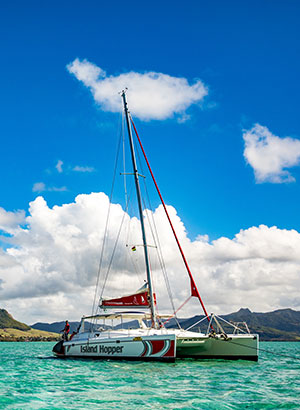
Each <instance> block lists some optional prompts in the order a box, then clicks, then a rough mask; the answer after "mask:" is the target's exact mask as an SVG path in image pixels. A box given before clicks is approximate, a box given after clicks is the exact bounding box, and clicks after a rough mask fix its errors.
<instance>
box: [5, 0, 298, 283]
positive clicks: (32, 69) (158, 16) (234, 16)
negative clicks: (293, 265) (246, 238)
mask: <svg viewBox="0 0 300 410" xmlns="http://www.w3.org/2000/svg"><path fill="white" fill-rule="evenodd" d="M299 15H300V4H299V2H298V1H291V0H286V1H278V0H275V1H267V0H264V1H243V2H240V1H230V0H229V1H227V2H224V1H211V2H205V1H190V0H188V1H186V2H181V1H174V0H173V1H164V2H158V1H153V2H151V4H150V3H147V4H146V3H143V2H137V1H129V2H121V1H115V2H111V3H109V2H99V1H85V2H81V1H64V2H58V1H51V2H46V1H45V2H40V1H27V2H23V1H14V0H12V1H10V2H6V3H3V4H2V11H1V15H0V36H1V40H2V41H1V43H2V44H1V55H0V66H1V77H0V89H1V93H0V104H1V110H0V135H1V154H2V155H1V162H0V174H1V176H2V177H1V179H0V192H1V201H0V207H2V208H3V209H4V210H5V212H15V211H17V210H24V211H25V212H26V215H28V207H29V203H30V202H31V201H33V200H34V199H35V198H36V197H37V196H38V195H42V196H43V197H44V198H45V200H46V201H47V203H48V206H49V207H50V208H51V207H53V206H54V205H59V206H61V205H63V204H68V203H71V202H73V201H74V199H75V197H76V196H77V195H78V194H83V193H86V194H89V193H91V192H100V191H101V192H105V193H106V194H109V190H110V184H111V174H112V161H113V159H114V153H115V147H116V141H117V130H118V121H119V115H118V114H116V113H112V112H108V111H103V110H102V109H101V106H100V105H99V104H97V102H95V100H94V98H93V96H92V94H91V92H90V90H89V89H88V87H86V86H84V85H83V84H82V82H81V81H78V79H76V78H75V76H74V75H71V74H70V72H69V71H68V70H67V65H68V64H70V63H72V62H73V61H74V60H75V59H76V58H78V59H79V60H80V61H83V60H87V61H88V62H90V63H93V64H94V65H95V66H97V67H101V69H102V70H105V71H106V73H107V76H115V77H118V76H119V75H121V74H124V73H128V72H136V73H141V74H143V73H147V72H156V73H163V74H166V75H169V76H171V77H175V78H179V77H180V78H185V79H186V81H187V82H188V83H189V84H190V85H192V84H195V82H197V81H201V82H202V83H203V84H204V85H205V87H207V90H208V93H207V95H206V96H205V97H204V98H201V99H199V101H198V102H196V103H194V104H190V105H189V106H188V107H187V109H185V110H183V113H182V114H184V120H182V115H181V116H178V115H177V114H174V116H171V118H165V119H161V120H156V119H150V120H148V121H143V120H142V119H141V118H138V117H136V120H135V122H136V125H137V127H138V130H139V133H140V135H141V137H142V139H143V143H144V146H145V148H146V150H147V153H148V156H149V159H150V161H151V164H152V167H153V169H154V171H155V175H156V177H157V180H158V183H159V185H160V188H161V190H162V193H163V196H164V198H165V200H166V202H167V203H168V204H170V205H172V206H173V207H175V208H176V210H177V213H178V215H179V217H180V218H181V220H182V221H183V223H184V225H185V227H186V230H187V234H188V236H189V238H190V239H192V240H194V239H195V238H196V237H197V236H198V235H208V236H209V238H210V239H213V240H214V239H218V238H220V237H222V236H224V237H227V238H230V239H232V238H233V237H234V236H235V235H236V234H237V233H238V232H239V231H240V230H241V229H248V228H251V227H257V226H259V225H260V224H264V225H266V226H267V227H272V226H276V227H278V228H279V229H286V230H292V229H295V230H296V231H299V230H300V222H299V183H300V171H299V167H298V165H299V163H300V154H298V144H297V141H299V140H300V124H299V113H298V110H299V102H298V99H299V95H300V86H299V72H300V70H299V69H300V67H299V66H300V57H299V56H300V53H299V51H300V50H299V48H300V46H299V38H300V32H299V31H300V27H299ZM128 102H129V105H130V95H129V96H128ZM132 115H133V118H135V113H134V111H132ZM255 124H259V125H260V126H262V127H266V128H267V131H268V132H269V133H270V134H269V135H270V136H271V138H274V137H276V136H277V137H279V138H280V139H284V138H286V137H290V142H291V145H290V149H289V152H288V153H287V154H286V156H285V157H284V158H283V160H282V161H283V162H282V163H283V164H285V165H282V167H281V168H280V167H279V168H280V169H281V171H282V169H284V170H287V171H288V172H289V175H290V177H288V178H286V177H285V178H282V177H279V179H278V178H277V177H276V175H277V174H276V172H275V173H272V176H271V177H270V174H268V175H269V176H267V177H266V178H265V174H264V176H263V177H262V178H260V180H259V178H258V177H257V174H256V177H255V172H254V171H255V166H256V171H257V169H259V171H261V169H262V168H261V167H263V164H262V159H261V157H260V158H255V160H254V162H253V163H252V165H251V164H250V163H249V161H250V160H248V163H247V161H246V159H245V156H244V150H245V141H244V139H243V134H245V133H246V131H245V130H248V131H249V130H251V129H252V128H253V127H254V125H255ZM272 141H273V142H274V141H275V142H274V144H275V145H276V144H277V143H278V144H277V145H276V147H275V148H276V149H275V151H276V154H275V155H277V157H278V156H280V152H281V151H282V152H283V151H284V149H281V145H280V144H281V143H280V141H278V140H274V139H273V140H272ZM294 146H295V149H294V152H295V157H294V158H293V159H291V158H290V155H291V151H293V147H294ZM254 148H255V147H254ZM270 152H271V153H272V152H273V151H272V150H270ZM270 152H269V151H268V153H267V155H268V158H269V157H270V155H271V154H270ZM254 154H256V151H255V153H254ZM262 155H264V154H262ZM58 161H62V168H61V171H62V172H59V166H58V167H57V165H58V164H59V162H58ZM250 162H251V161H250ZM253 164H255V165H253ZM287 164H288V165H287ZM75 167H80V168H77V169H78V170H79V171H74V168H75ZM86 167H87V168H86ZM84 168H85V171H86V172H82V171H83V169H84ZM80 171H81V172H80ZM88 171H90V172H88ZM279 173H280V172H279ZM274 175H275V176H274ZM276 178H277V179H276ZM36 183H43V184H44V185H43V187H44V188H45V190H44V191H43V190H42V189H41V191H43V192H38V190H34V189H33V187H34V185H35V184H36ZM40 187H41V185H40ZM155 204H156V203H155ZM0 283H1V282H0Z"/></svg>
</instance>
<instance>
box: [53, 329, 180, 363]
mask: <svg viewBox="0 0 300 410" xmlns="http://www.w3.org/2000/svg"><path fill="white" fill-rule="evenodd" d="M59 343H61V342H59ZM59 343H58V344H57V345H56V346H57V349H55V347H56V346H54V348H53V351H54V353H55V354H56V355H57V356H59V357H71V358H72V357H73V358H90V359H119V360H120V359H123V360H124V359H125V360H162V361H174V360H175V357H176V336H175V335H174V334H171V335H152V336H145V337H143V338H142V337H140V336H135V337H121V338H107V337H106V338H101V337H97V338H89V339H86V340H80V339H79V340H74V341H73V340H70V341H68V342H63V343H61V344H60V346H58V345H59Z"/></svg>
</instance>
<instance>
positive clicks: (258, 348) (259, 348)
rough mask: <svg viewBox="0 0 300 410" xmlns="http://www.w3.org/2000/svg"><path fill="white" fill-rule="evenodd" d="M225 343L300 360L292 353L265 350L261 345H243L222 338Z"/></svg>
mask: <svg viewBox="0 0 300 410" xmlns="http://www.w3.org/2000/svg"><path fill="white" fill-rule="evenodd" d="M224 341H225V342H227V343H231V344H233V345H237V346H242V347H245V348H247V349H252V350H259V351H260V352H264V353H269V354H272V355H274V356H281V357H287V358H288V359H294V360H299V361H300V357H299V356H298V357H297V356H292V355H287V354H282V353H278V352H272V351H271V350H267V349H262V348H261V347H257V348H256V347H252V346H245V345H243V344H242V343H238V342H233V341H232V340H224Z"/></svg>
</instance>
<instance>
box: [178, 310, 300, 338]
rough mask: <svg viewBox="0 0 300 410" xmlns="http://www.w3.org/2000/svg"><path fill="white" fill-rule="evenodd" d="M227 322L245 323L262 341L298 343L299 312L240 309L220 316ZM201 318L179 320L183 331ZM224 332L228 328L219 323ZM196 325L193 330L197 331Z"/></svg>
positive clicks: (202, 328)
mask: <svg viewBox="0 0 300 410" xmlns="http://www.w3.org/2000/svg"><path fill="white" fill-rule="evenodd" d="M220 317H221V318H223V319H225V320H226V321H227V322H233V323H240V322H246V323H247V325H248V327H249V329H250V331H251V333H258V334H259V336H260V340H264V341H300V312H298V311H295V310H293V309H279V310H275V311H274V312H267V313H256V312H251V311H250V310H249V309H240V310H239V311H238V312H235V313H230V314H228V315H222V316H220ZM202 318H203V316H194V317H192V318H189V319H180V320H179V322H180V325H181V327H183V328H184V329H187V328H189V327H190V326H192V325H193V324H194V323H197V322H199V320H201V319H202ZM220 324H221V326H222V327H223V328H224V330H225V332H228V333H229V332H230V326H228V325H226V324H224V322H223V321H220ZM205 326H207V324H206V323H205V322H203V321H202V322H201V330H202V331H204V330H206V328H205ZM197 327H198V326H197V325H196V327H195V330H196V329H197ZM231 332H232V328H231Z"/></svg>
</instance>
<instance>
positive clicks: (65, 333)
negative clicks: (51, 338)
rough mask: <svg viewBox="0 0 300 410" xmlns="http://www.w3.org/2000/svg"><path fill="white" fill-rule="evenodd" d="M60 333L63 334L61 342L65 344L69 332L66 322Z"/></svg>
mask: <svg viewBox="0 0 300 410" xmlns="http://www.w3.org/2000/svg"><path fill="white" fill-rule="evenodd" d="M61 332H64V334H63V340H65V341H66V342H67V341H68V338H69V332H70V325H69V322H68V321H67V320H66V324H65V327H64V329H63V330H61Z"/></svg>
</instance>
